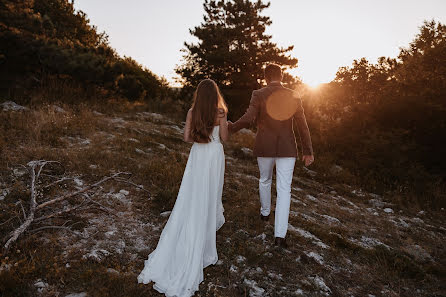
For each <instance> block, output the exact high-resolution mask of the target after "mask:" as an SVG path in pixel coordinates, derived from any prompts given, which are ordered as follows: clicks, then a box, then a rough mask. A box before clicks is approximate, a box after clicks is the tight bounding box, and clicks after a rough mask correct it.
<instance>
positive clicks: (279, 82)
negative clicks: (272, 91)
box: [268, 80, 282, 86]
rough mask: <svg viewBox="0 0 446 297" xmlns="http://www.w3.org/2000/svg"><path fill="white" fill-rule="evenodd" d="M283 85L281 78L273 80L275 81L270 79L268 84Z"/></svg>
mask: <svg viewBox="0 0 446 297" xmlns="http://www.w3.org/2000/svg"><path fill="white" fill-rule="evenodd" d="M281 85H282V82H281V81H280V80H273V81H270V82H269V84H268V86H281Z"/></svg>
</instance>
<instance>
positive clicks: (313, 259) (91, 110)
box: [0, 100, 446, 297]
mask: <svg viewBox="0 0 446 297" xmlns="http://www.w3.org/2000/svg"><path fill="white" fill-rule="evenodd" d="M4 106H5V105H2V107H3V108H2V107H0V150H1V151H0V173H1V175H0V189H1V190H0V205H1V211H0V237H1V238H2V245H4V244H5V242H6V240H7V239H8V238H9V237H10V232H11V231H12V230H14V229H16V228H17V227H18V226H19V225H20V224H21V223H22V222H23V221H24V213H25V215H29V213H30V211H29V209H30V195H31V190H30V185H31V179H30V178H31V176H30V171H29V165H27V164H29V162H30V161H32V160H52V161H57V162H58V163H52V164H48V165H47V166H46V167H45V168H44V170H43V171H42V173H41V176H40V178H39V182H38V183H37V184H36V187H37V193H38V194H37V203H38V204H41V203H43V202H45V201H48V200H50V199H53V198H55V197H59V196H60V195H64V194H67V193H73V192H75V191H78V190H81V189H83V188H85V187H87V186H88V185H91V184H93V183H95V182H97V181H99V180H101V179H103V178H104V177H106V176H110V175H111V174H113V173H116V172H127V173H130V175H125V176H123V178H124V179H125V182H123V181H122V180H120V181H116V180H111V181H107V182H105V183H103V184H101V185H100V187H96V188H93V189H91V190H88V191H85V192H84V193H82V194H79V195H76V196H74V197H70V198H68V199H63V200H61V201H59V202H57V203H54V204H52V205H49V206H48V207H45V208H42V209H40V210H38V211H37V212H36V218H35V221H34V222H33V223H32V224H31V225H30V227H29V228H28V230H27V231H26V232H25V233H24V234H22V235H21V236H20V237H19V238H18V240H17V242H16V243H14V244H12V246H11V248H10V249H9V250H8V251H6V250H4V249H3V250H2V251H1V253H0V259H1V266H0V280H1V281H0V296H67V295H68V294H71V293H85V295H79V296H160V295H159V294H158V293H156V291H154V290H152V289H151V286H147V285H140V284H137V282H136V277H137V275H138V274H139V272H140V270H141V269H142V268H143V262H144V260H145V259H146V257H147V255H148V254H149V253H150V252H151V251H152V250H153V249H154V248H155V246H156V244H157V241H158V238H159V236H160V233H161V230H162V228H163V225H164V224H165V222H166V221H167V219H168V216H169V211H170V210H171V208H172V206H173V204H174V201H175V198H176V195H177V191H178V188H179V185H180V182H181V178H182V174H183V170H184V167H185V164H186V161H187V156H188V151H189V148H190V144H187V143H184V142H183V141H182V136H181V133H182V128H183V123H182V121H183V120H184V119H183V118H182V117H178V118H172V117H169V116H166V115H161V114H157V113H153V112H152V109H151V108H149V107H148V106H147V105H146V104H144V103H129V102H127V101H119V100H110V101H108V102H107V104H90V105H66V104H59V105H35V106H31V107H29V106H28V107H26V109H25V110H18V111H11V110H2V109H6V108H5V107H4ZM8 106H11V105H8ZM16 109H20V108H16ZM252 144H253V134H252V133H251V132H249V131H246V130H245V131H243V132H242V133H239V134H237V135H235V136H233V137H232V138H231V140H230V141H229V142H228V143H227V144H225V153H226V173H225V185H224V191H223V204H224V207H225V217H226V223H225V225H224V226H223V227H222V229H221V230H220V231H219V232H218V234H217V246H218V253H219V258H220V261H219V262H218V263H217V265H215V266H212V267H209V268H207V269H206V270H205V280H204V282H203V283H202V284H201V285H200V292H199V293H198V294H197V296H411V297H412V296H445V294H446V287H445V283H446V279H445V275H446V269H445V265H446V262H445V259H446V255H445V250H444V246H443V242H444V238H445V233H446V229H445V221H444V212H443V211H438V212H434V211H412V210H407V209H400V207H399V206H398V205H394V204H392V203H390V202H387V201H385V200H384V199H383V198H382V197H381V196H378V195H375V194H372V193H368V192H365V191H362V190H361V189H358V188H355V187H352V186H349V185H348V184H343V183H339V182H337V181H336V180H337V179H336V174H340V173H336V172H335V171H334V172H333V173H329V172H323V171H312V170H307V169H304V168H302V167H301V166H302V165H301V164H298V165H297V168H296V171H295V176H294V179H293V190H292V204H291V214H290V225H289V231H288V240H289V244H290V246H289V248H288V249H286V250H282V249H279V248H276V247H274V245H273V244H272V240H273V231H274V230H273V223H272V222H273V221H274V218H272V220H271V222H270V223H267V224H264V223H263V222H261V221H260V220H259V218H258V213H259V200H258V194H257V185H258V169H257V165H256V162H255V159H254V158H253V157H252V155H251V153H250V152H249V149H248V148H252ZM338 169H339V168H338ZM329 176H330V177H329ZM129 182H131V183H129ZM135 185H137V186H135ZM273 188H274V187H273ZM78 205H80V206H79V207H78V208H76V209H74V210H72V211H69V212H66V213H63V214H60V215H54V216H53V217H49V216H51V215H52V214H56V213H57V212H58V211H63V210H67V209H69V208H70V207H75V206H78ZM44 217H46V218H44ZM39 218H43V219H41V220H39ZM368 294H370V295H368Z"/></svg>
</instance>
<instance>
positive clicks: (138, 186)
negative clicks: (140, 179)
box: [114, 177, 150, 196]
mask: <svg viewBox="0 0 446 297" xmlns="http://www.w3.org/2000/svg"><path fill="white" fill-rule="evenodd" d="M114 180H116V181H118V182H122V183H127V184H129V185H132V186H135V187H137V188H139V189H141V190H143V191H144V192H146V193H148V194H149V196H150V192H149V191H147V190H146V189H144V187H143V186H140V185H137V184H135V183H133V182H131V181H129V180H127V179H124V178H122V177H115V178H114Z"/></svg>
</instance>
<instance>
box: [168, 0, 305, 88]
mask: <svg viewBox="0 0 446 297" xmlns="http://www.w3.org/2000/svg"><path fill="white" fill-rule="evenodd" d="M269 5H270V3H269V2H268V3H264V2H263V1H262V0H258V1H256V2H251V1H248V0H220V1H216V0H205V2H204V4H203V7H204V10H205V15H204V21H203V22H202V23H201V25H200V26H197V27H195V28H194V29H191V30H189V31H190V33H191V34H192V35H193V36H195V37H197V38H198V40H199V42H198V43H197V44H195V43H185V47H186V48H185V49H184V50H183V51H184V52H185V55H184V57H183V58H184V63H183V64H182V65H180V66H177V68H176V72H177V73H178V74H179V75H181V77H182V78H183V80H184V81H183V83H184V85H185V87H194V86H196V85H197V84H198V83H199V81H201V80H202V79H204V78H211V79H213V80H215V81H216V82H217V84H218V85H219V86H221V87H229V88H231V89H244V88H248V89H256V88H258V87H259V85H260V82H261V80H262V79H263V70H262V68H263V66H264V65H265V64H266V63H269V62H274V63H277V64H279V65H282V66H284V67H285V68H287V67H291V68H293V67H296V66H297V59H296V58H292V57H290V56H289V54H287V53H289V52H290V51H291V50H292V49H293V46H289V47H287V48H279V47H278V46H277V45H276V44H275V43H273V42H271V35H268V34H266V33H265V30H266V28H267V26H269V25H271V23H272V22H271V19H270V18H269V17H268V16H264V15H262V14H261V13H262V11H263V10H264V9H266V8H268V7H269Z"/></svg>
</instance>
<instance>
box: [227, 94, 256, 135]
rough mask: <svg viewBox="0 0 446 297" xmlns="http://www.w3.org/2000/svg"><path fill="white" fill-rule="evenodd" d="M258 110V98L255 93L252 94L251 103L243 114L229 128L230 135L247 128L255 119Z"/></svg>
mask: <svg viewBox="0 0 446 297" xmlns="http://www.w3.org/2000/svg"><path fill="white" fill-rule="evenodd" d="M259 109H260V98H259V97H258V95H257V92H256V91H253V92H252V96H251V101H250V102H249V107H248V109H247V110H246V112H245V114H244V115H243V116H242V117H241V118H240V119H239V120H238V121H237V122H235V123H234V124H232V127H231V133H236V132H237V131H238V130H240V129H242V128H249V127H250V126H251V125H252V124H253V123H254V122H255V120H256V119H257V116H258V114H259Z"/></svg>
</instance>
